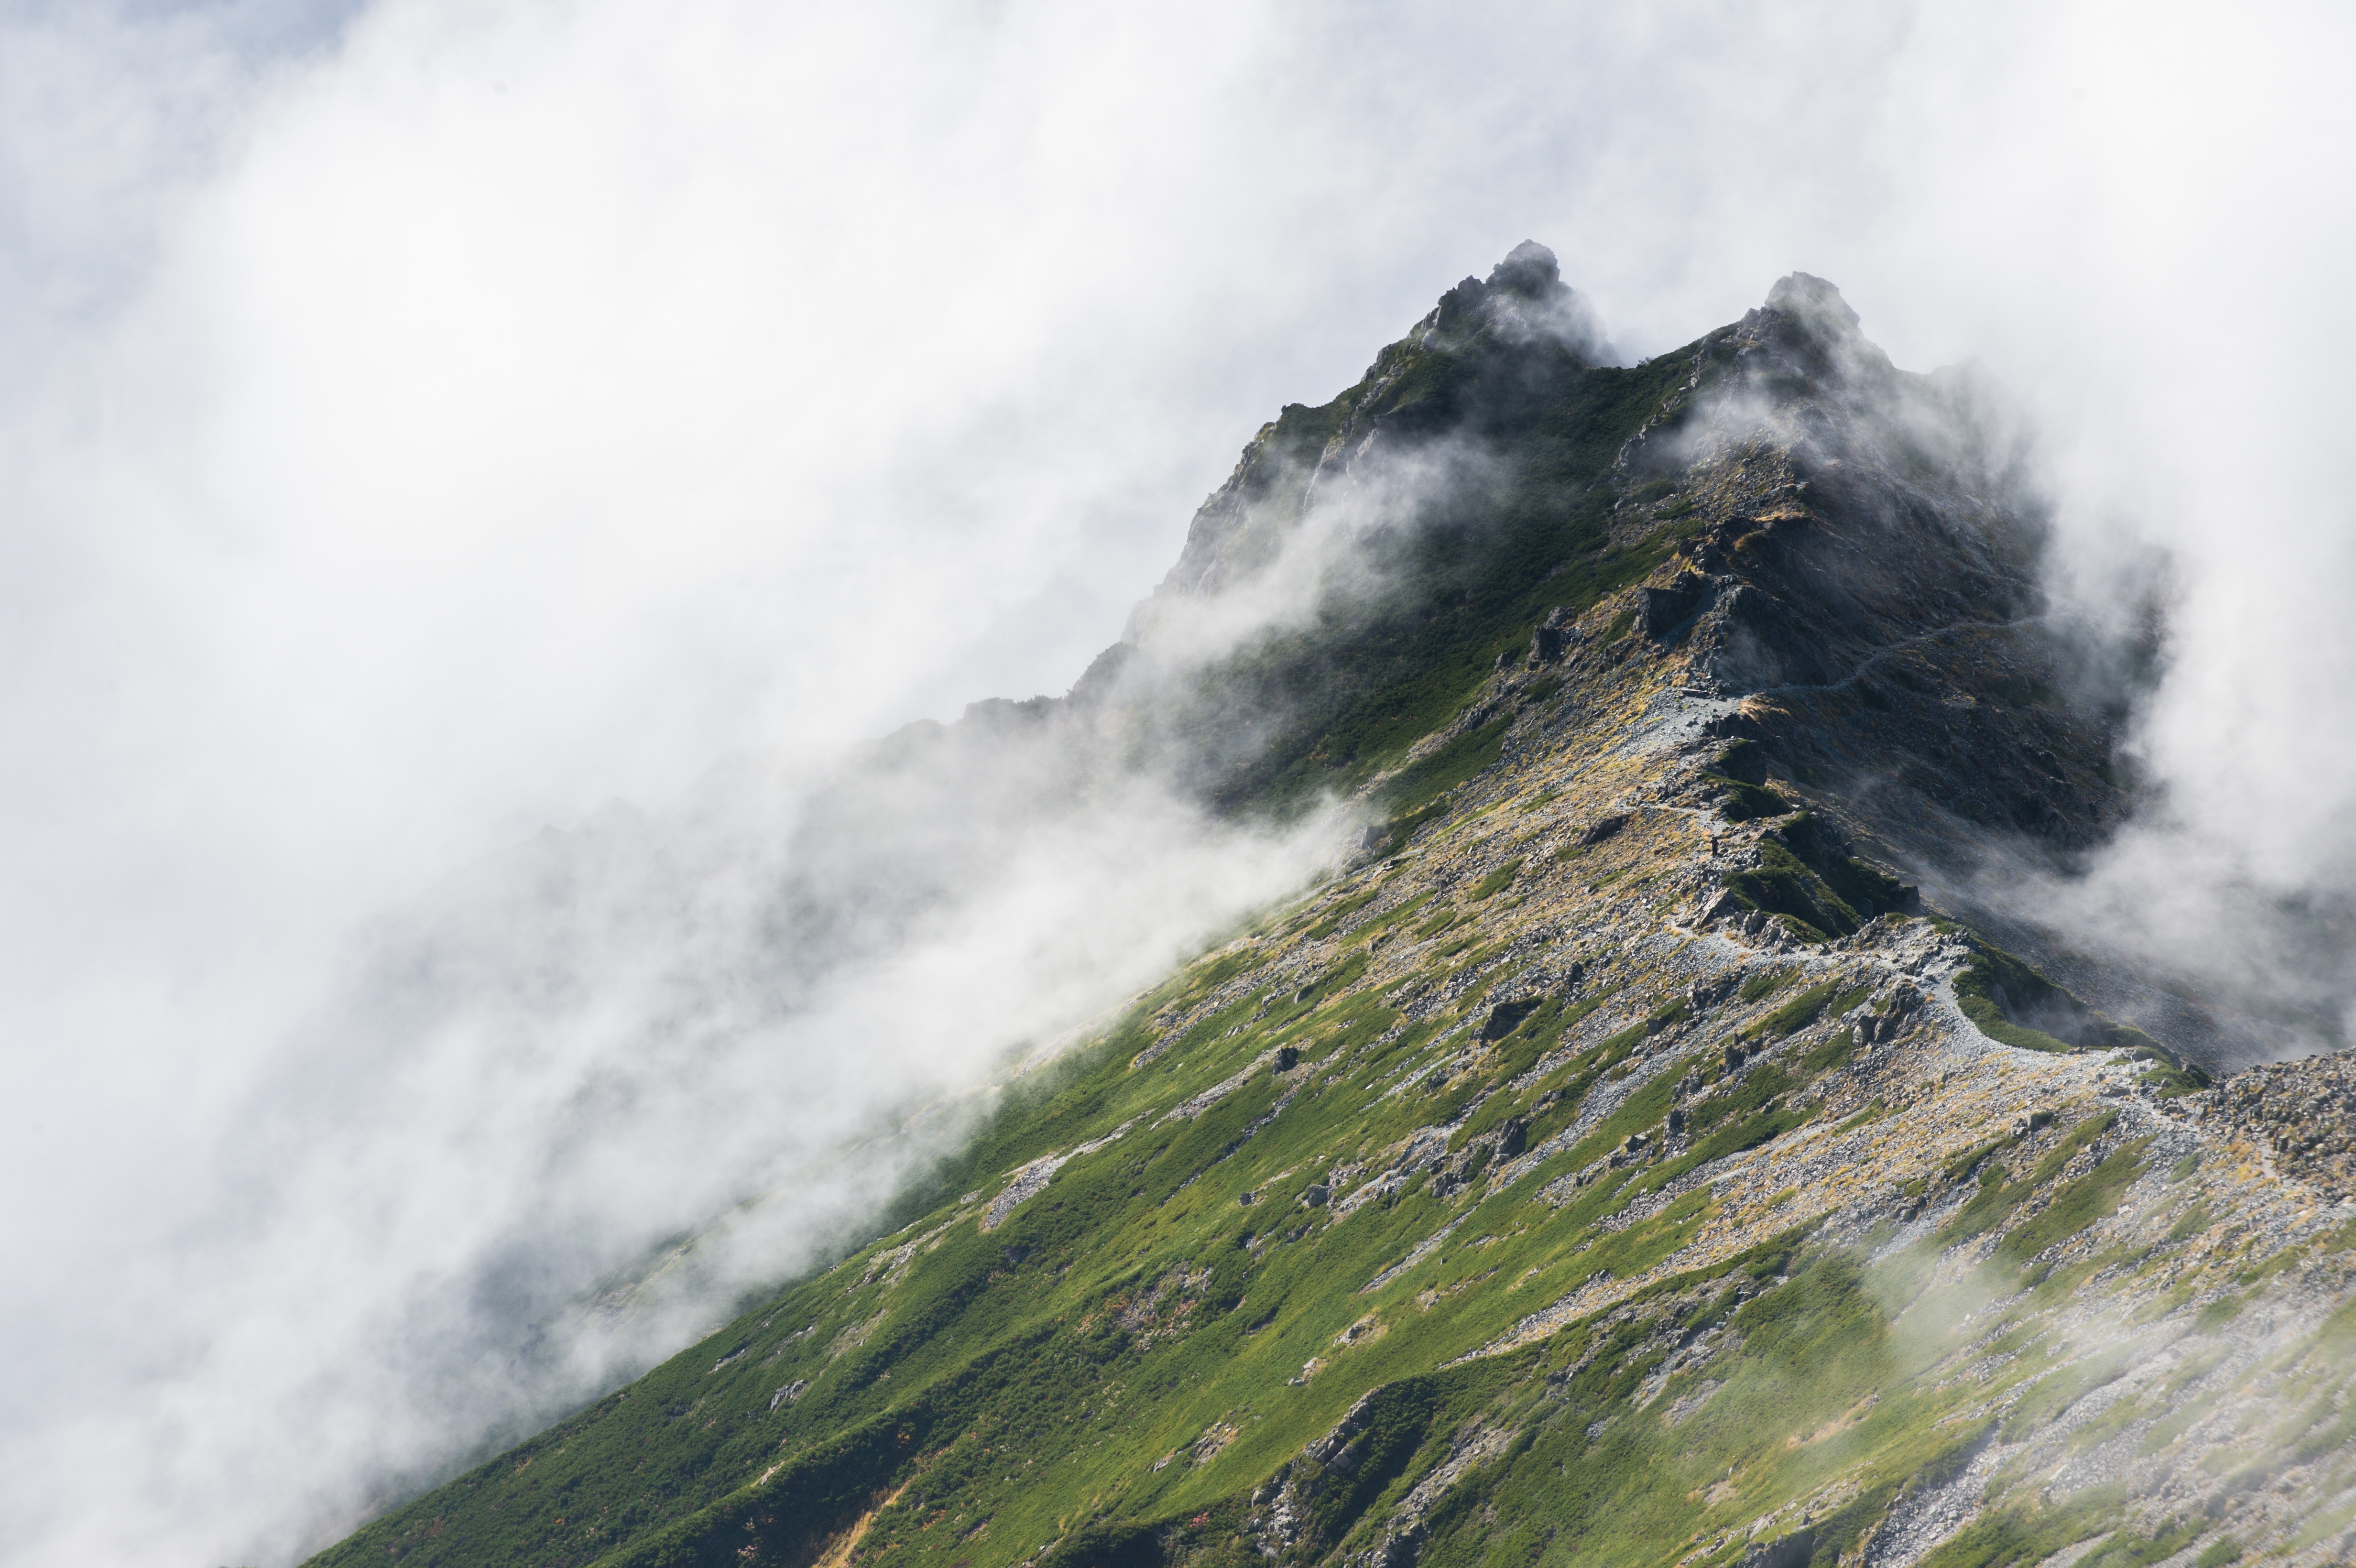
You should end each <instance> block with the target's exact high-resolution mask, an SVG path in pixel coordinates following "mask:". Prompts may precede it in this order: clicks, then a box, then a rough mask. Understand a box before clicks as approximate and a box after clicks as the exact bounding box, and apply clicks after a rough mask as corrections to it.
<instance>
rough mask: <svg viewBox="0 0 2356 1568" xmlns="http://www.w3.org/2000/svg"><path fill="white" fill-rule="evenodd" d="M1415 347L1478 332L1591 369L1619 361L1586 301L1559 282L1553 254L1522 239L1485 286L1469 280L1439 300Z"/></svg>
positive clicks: (1425, 320) (1559, 272)
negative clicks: (1547, 345) (1557, 350)
mask: <svg viewBox="0 0 2356 1568" xmlns="http://www.w3.org/2000/svg"><path fill="white" fill-rule="evenodd" d="M1417 328H1418V330H1417V333H1416V335H1415V339H1416V340H1417V341H1419V342H1423V343H1427V344H1431V343H1446V344H1456V345H1462V344H1463V343H1466V342H1469V341H1471V340H1472V338H1474V337H1475V336H1478V335H1479V334H1481V333H1482V332H1484V331H1486V332H1489V333H1492V334H1494V337H1495V339H1496V340H1497V341H1499V342H1501V343H1504V344H1505V345H1507V346H1509V347H1517V348H1518V347H1526V346H1528V345H1529V344H1531V343H1533V342H1537V341H1539V340H1545V341H1548V342H1552V343H1556V344H1558V345H1560V346H1561V347H1564V348H1567V349H1569V351H1570V352H1571V353H1573V354H1575V355H1577V356H1578V357H1580V359H1581V360H1583V361H1585V362H1586V363H1588V364H1590V365H1608V364H1610V363H1612V361H1613V360H1615V359H1616V358H1618V357H1619V356H1618V354H1617V353H1616V351H1615V350H1614V349H1613V348H1612V344H1611V342H1610V340H1608V339H1607V338H1606V337H1605V336H1603V325H1602V323H1601V321H1599V320H1598V319H1597V317H1596V315H1595V309H1594V307H1593V306H1592V305H1591V304H1589V303H1588V300H1587V297H1586V296H1585V295H1584V294H1581V293H1580V292H1579V291H1578V290H1577V289H1574V288H1572V287H1571V286H1570V285H1569V284H1568V283H1564V282H1563V281H1562V264H1561V263H1560V262H1559V261H1557V260H1556V258H1555V253H1554V252H1553V251H1549V250H1547V248H1546V247H1545V246H1543V245H1541V244H1539V243H1538V242H1537V240H1523V241H1522V242H1521V243H1520V244H1518V245H1516V246H1515V247H1514V248H1513V249H1512V250H1511V251H1507V252H1506V253H1505V260H1504V261H1499V262H1498V263H1497V264H1496V265H1495V266H1494V267H1492V268H1490V269H1489V276H1488V280H1487V281H1486V282H1483V281H1482V280H1481V279H1479V278H1472V277H1468V278H1466V279H1465V280H1464V281H1463V282H1462V283H1458V284H1457V285H1456V286H1455V287H1454V288H1452V289H1451V290H1449V291H1448V292H1447V293H1444V294H1442V295H1440V303H1439V304H1437V305H1435V306H1434V307H1433V308H1432V311H1431V314H1430V315H1427V316H1425V317H1424V318H1423V320H1422V321H1421V322H1419V323H1418V324H1417Z"/></svg>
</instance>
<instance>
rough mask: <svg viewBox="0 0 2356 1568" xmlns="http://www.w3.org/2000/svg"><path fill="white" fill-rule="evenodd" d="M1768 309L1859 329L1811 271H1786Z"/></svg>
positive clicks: (1838, 328) (1841, 329)
mask: <svg viewBox="0 0 2356 1568" xmlns="http://www.w3.org/2000/svg"><path fill="white" fill-rule="evenodd" d="M1518 253H1519V252H1516V254H1518ZM1507 260H1509V261H1510V260H1511V258H1510V257H1509V258H1507ZM1549 260H1551V258H1549ZM1767 308H1768V309H1769V310H1772V311H1776V312H1780V313H1781V314H1783V315H1791V316H1798V317H1800V318H1801V319H1803V320H1805V321H1809V322H1812V323H1815V324H1817V325H1821V326H1824V327H1826V328H1829V329H1830V330H1831V331H1833V332H1835V333H1837V334H1839V333H1851V332H1855V331H1856V330H1857V328H1858V315H1857V312H1855V311H1854V310H1851V309H1850V308H1849V304H1848V302H1847V300H1845V299H1843V298H1841V292H1840V290H1839V289H1838V288H1837V287H1835V286H1834V285H1833V284H1831V283H1826V281H1825V280H1824V279H1822V278H1819V277H1817V276H1815V274H1814V273H1812V272H1786V273H1784V274H1783V276H1782V277H1780V278H1778V279H1776V280H1775V286H1774V287H1773V288H1772V289H1769V290H1768V291H1767Z"/></svg>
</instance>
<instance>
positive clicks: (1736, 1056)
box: [1726, 1040, 1746, 1072]
mask: <svg viewBox="0 0 2356 1568" xmlns="http://www.w3.org/2000/svg"><path fill="white" fill-rule="evenodd" d="M1745 1055H1746V1053H1745V1052H1744V1051H1743V1049H1742V1047H1740V1045H1738V1044H1736V1043H1735V1042H1734V1041H1732V1040H1728V1041H1727V1042H1726V1070H1727V1071H1728V1072H1733V1071H1734V1070H1735V1069H1736V1068H1738V1067H1740V1066H1741V1065H1742V1063H1743V1061H1744V1059H1745Z"/></svg>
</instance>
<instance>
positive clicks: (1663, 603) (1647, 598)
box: [1636, 578, 1709, 639]
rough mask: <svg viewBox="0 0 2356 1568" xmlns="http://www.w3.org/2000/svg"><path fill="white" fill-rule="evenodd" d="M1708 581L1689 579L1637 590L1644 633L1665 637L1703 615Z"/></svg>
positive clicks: (1639, 615)
mask: <svg viewBox="0 0 2356 1568" xmlns="http://www.w3.org/2000/svg"><path fill="white" fill-rule="evenodd" d="M1708 586H1709V585H1708V583H1707V582H1704V581H1699V580H1697V579H1691V578H1688V579H1687V580H1685V581H1681V582H1678V583H1677V584H1676V585H1675V586H1672V587H1668V588H1639V589H1638V590H1636V624H1638V625H1639V626H1641V627H1643V628H1644V635H1646V636H1648V637H1653V638H1656V639H1657V638H1662V637H1665V636H1667V635H1669V634H1670V633H1672V632H1674V631H1676V629H1677V628H1678V627H1680V626H1682V625H1684V624H1686V623H1687V622H1688V621H1690V620H1692V619H1693V618H1694V617H1695V616H1696V615H1697V614H1699V613H1701V610H1702V604H1703V601H1704V598H1705V596H1706V595H1707V593H1708Z"/></svg>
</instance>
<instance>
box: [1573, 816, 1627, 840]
mask: <svg viewBox="0 0 2356 1568" xmlns="http://www.w3.org/2000/svg"><path fill="white" fill-rule="evenodd" d="M1627 826H1628V814H1627V813H1626V812H1624V811H1616V812H1613V813H1612V815H1611V816H1599V817H1597V818H1596V819H1595V820H1594V821H1593V822H1591V823H1590V824H1588V827H1587V831H1586V832H1584V833H1582V834H1580V836H1579V841H1580V844H1582V845H1589V844H1601V843H1602V842H1603V841H1604V840H1605V839H1606V838H1609V837H1612V835H1613V834H1615V833H1617V832H1619V831H1620V830H1621V829H1622V828H1623V827H1627Z"/></svg>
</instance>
